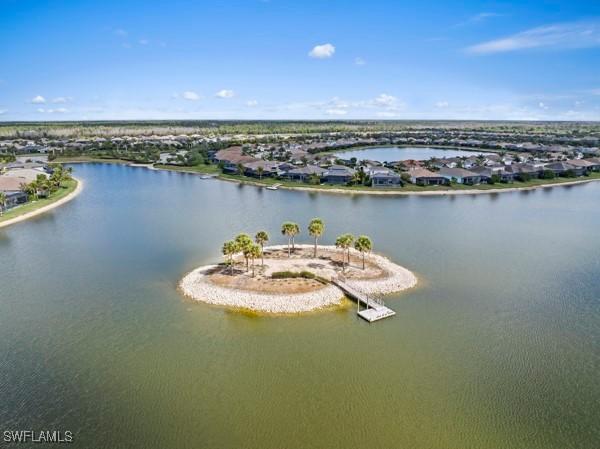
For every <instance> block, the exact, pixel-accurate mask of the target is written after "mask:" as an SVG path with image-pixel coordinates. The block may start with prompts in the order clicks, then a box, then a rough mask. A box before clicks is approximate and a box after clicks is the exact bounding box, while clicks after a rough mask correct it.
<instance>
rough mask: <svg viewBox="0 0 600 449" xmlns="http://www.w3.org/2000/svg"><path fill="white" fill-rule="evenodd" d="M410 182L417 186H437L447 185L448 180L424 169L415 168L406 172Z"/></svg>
mask: <svg viewBox="0 0 600 449" xmlns="http://www.w3.org/2000/svg"><path fill="white" fill-rule="evenodd" d="M408 174H409V175H410V182H412V183H413V184H416V185H419V186H437V185H445V184H448V183H449V182H448V180H447V179H446V178H444V177H443V176H440V175H438V174H437V172H432V171H430V170H427V169H426V168H415V169H412V170H409V171H408Z"/></svg>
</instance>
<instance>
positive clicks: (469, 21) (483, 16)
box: [454, 12, 503, 27]
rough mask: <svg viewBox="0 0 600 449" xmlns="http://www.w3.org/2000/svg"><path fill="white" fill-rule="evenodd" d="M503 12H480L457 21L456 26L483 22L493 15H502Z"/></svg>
mask: <svg viewBox="0 0 600 449" xmlns="http://www.w3.org/2000/svg"><path fill="white" fill-rule="evenodd" d="M502 16H503V14H498V13H496V12H480V13H479V14H475V15H474V16H471V17H469V18H468V19H467V20H465V21H464V22H460V23H457V24H456V25H454V27H463V26H466V25H475V24H478V23H481V22H484V21H486V20H487V19H491V18H493V17H502Z"/></svg>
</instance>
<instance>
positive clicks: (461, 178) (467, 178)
mask: <svg viewBox="0 0 600 449" xmlns="http://www.w3.org/2000/svg"><path fill="white" fill-rule="evenodd" d="M438 175H440V176H443V177H444V178H446V179H447V180H449V181H455V182H456V183H458V184H468V185H473V184H479V183H480V182H481V176H480V175H479V174H477V173H474V172H472V171H469V170H465V169H464V168H448V167H444V168H442V169H441V170H440V171H439V172H438Z"/></svg>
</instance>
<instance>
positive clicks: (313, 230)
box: [308, 218, 325, 258]
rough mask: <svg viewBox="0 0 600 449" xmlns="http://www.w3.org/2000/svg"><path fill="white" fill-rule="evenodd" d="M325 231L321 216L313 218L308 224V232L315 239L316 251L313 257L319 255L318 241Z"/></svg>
mask: <svg viewBox="0 0 600 449" xmlns="http://www.w3.org/2000/svg"><path fill="white" fill-rule="evenodd" d="M324 232H325V224H324V223H323V220H321V219H320V218H313V219H312V220H311V221H310V223H309V224H308V234H309V235H310V236H311V237H313V238H314V239H315V251H314V254H313V257H315V258H316V257H317V242H318V240H319V237H321V236H323V233H324Z"/></svg>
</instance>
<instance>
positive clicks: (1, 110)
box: [0, 109, 8, 115]
mask: <svg viewBox="0 0 600 449" xmlns="http://www.w3.org/2000/svg"><path fill="white" fill-rule="evenodd" d="M7 112H8V109H0V115H2V114H6V113H7Z"/></svg>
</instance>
